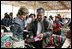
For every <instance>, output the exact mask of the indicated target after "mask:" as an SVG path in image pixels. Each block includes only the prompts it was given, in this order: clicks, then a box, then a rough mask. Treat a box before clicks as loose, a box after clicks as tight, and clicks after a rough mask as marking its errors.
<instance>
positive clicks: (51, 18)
mask: <svg viewBox="0 0 72 49" xmlns="http://www.w3.org/2000/svg"><path fill="white" fill-rule="evenodd" d="M49 21H50V23H51V24H52V25H53V17H52V16H49Z"/></svg>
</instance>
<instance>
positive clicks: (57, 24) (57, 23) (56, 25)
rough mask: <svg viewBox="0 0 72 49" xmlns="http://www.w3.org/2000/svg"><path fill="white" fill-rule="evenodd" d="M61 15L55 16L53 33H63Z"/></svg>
mask: <svg viewBox="0 0 72 49" xmlns="http://www.w3.org/2000/svg"><path fill="white" fill-rule="evenodd" d="M59 18H60V17H59V16H55V21H54V25H53V34H56V35H61V29H60V27H61V23H60V21H59Z"/></svg>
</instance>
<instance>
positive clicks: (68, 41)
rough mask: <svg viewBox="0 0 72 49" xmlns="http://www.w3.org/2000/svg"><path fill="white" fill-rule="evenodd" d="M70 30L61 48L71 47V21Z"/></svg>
mask: <svg viewBox="0 0 72 49" xmlns="http://www.w3.org/2000/svg"><path fill="white" fill-rule="evenodd" d="M68 26H69V28H70V30H69V31H68V32H67V35H66V40H65V42H64V44H63V46H62V47H61V48H71V22H70V23H69V25H68Z"/></svg>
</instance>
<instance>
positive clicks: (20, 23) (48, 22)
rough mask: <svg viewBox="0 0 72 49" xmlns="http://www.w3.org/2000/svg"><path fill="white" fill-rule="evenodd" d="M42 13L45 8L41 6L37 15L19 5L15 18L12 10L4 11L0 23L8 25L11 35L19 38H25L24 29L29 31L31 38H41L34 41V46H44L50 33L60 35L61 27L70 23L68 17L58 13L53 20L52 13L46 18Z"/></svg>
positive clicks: (48, 39)
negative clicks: (29, 12)
mask: <svg viewBox="0 0 72 49" xmlns="http://www.w3.org/2000/svg"><path fill="white" fill-rule="evenodd" d="M44 13H45V10H44V9H43V8H38V9H37V15H36V14H33V13H31V14H30V15H28V9H27V8H25V7H21V8H20V9H19V10H18V13H17V16H16V17H15V18H13V13H12V12H11V13H10V14H7V13H5V16H4V18H3V19H2V20H1V25H3V26H6V27H9V26H10V29H11V32H13V36H14V37H15V38H16V39H20V40H24V39H25V38H24V30H27V31H30V36H31V38H34V37H36V36H38V38H40V40H41V41H38V42H36V43H35V44H34V46H35V47H37V48H44V47H46V46H47V45H48V44H49V41H50V36H51V35H52V34H56V35H61V27H62V26H64V25H69V24H70V23H71V19H70V18H62V17H61V15H60V14H58V15H56V16H55V20H53V18H54V17H53V16H52V15H50V16H49V18H47V16H44ZM70 27H71V26H70ZM69 35H71V34H69ZM69 35H68V36H69ZM70 39H71V38H70Z"/></svg>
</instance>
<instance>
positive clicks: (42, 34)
mask: <svg viewBox="0 0 72 49" xmlns="http://www.w3.org/2000/svg"><path fill="white" fill-rule="evenodd" d="M44 13H45V10H44V9H43V8H38V9H37V18H36V19H35V20H34V21H32V23H31V25H30V29H29V31H31V36H33V37H36V36H38V38H40V40H41V41H37V42H36V43H34V46H35V47H36V48H44V47H46V46H48V44H49V41H50V36H51V35H52V31H53V28H52V25H51V23H50V22H48V21H47V20H45V19H43V17H44Z"/></svg>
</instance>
